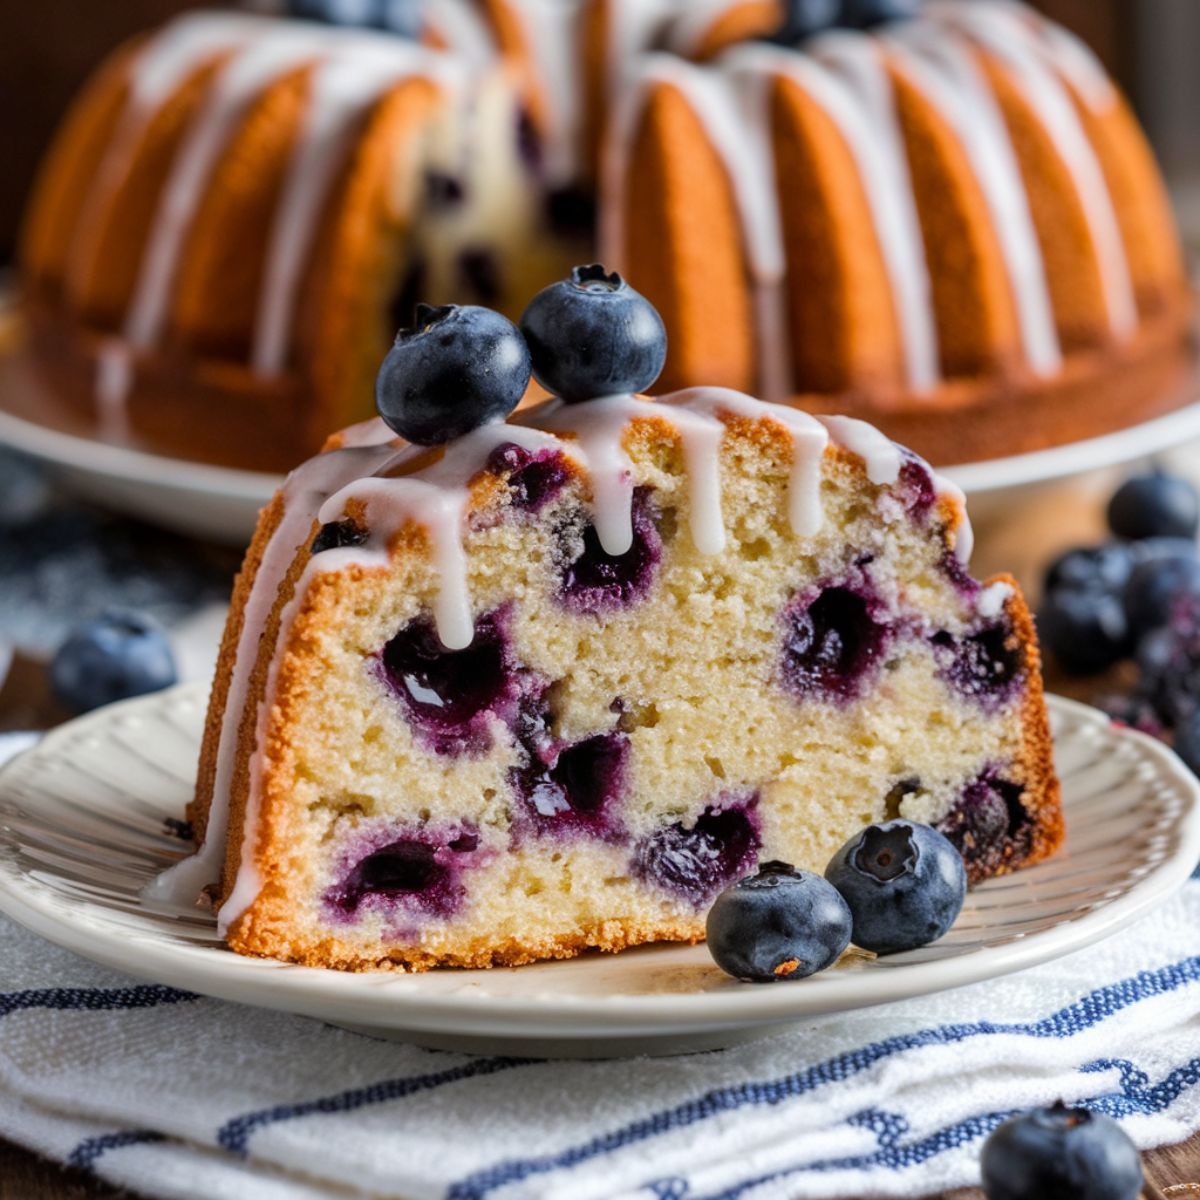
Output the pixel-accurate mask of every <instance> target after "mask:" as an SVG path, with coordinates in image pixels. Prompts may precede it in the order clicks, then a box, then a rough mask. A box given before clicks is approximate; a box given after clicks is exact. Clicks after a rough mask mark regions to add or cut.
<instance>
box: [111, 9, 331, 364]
mask: <svg viewBox="0 0 1200 1200" xmlns="http://www.w3.org/2000/svg"><path fill="white" fill-rule="evenodd" d="M319 45H320V42H319V38H318V36H317V33H316V31H315V29H304V30H303V31H301V30H300V29H299V28H298V29H297V30H296V32H294V33H292V34H289V35H287V36H283V37H269V38H262V39H258V40H255V41H252V42H251V43H250V44H249V45H248V46H247V47H246V48H245V50H244V51H243V52H241V53H240V54H238V55H237V56H236V57H234V58H233V59H232V61H231V62H230V63H229V64H228V65H227V66H226V67H225V68H223V69H222V70H221V72H220V74H219V76H218V78H217V81H216V83H215V84H214V86H213V87H212V88H211V89H210V91H209V93H208V95H207V97H206V99H205V101H204V103H203V104H202V106H201V111H200V112H199V113H197V115H196V117H195V119H194V120H193V122H192V124H191V126H190V128H189V130H188V133H187V135H186V137H185V138H184V141H183V144H182V145H181V146H180V147H179V150H178V152H177V154H176V157H175V161H174V164H173V165H172V169H171V173H170V176H169V177H168V179H167V182H166V184H165V185H164V187H163V192H162V196H161V197H160V199H159V202H158V208H157V212H156V214H155V218H154V223H153V224H152V225H151V227H150V232H149V236H148V237H147V239H146V247H145V250H144V252H143V255H142V261H141V266H140V268H139V270H138V280H137V284H136V286H135V289H134V293H133V299H132V301H131V303H130V306H129V311H128V314H127V316H126V319H125V329H124V337H125V340H126V342H128V343H129V345H130V346H132V347H133V348H134V350H135V351H141V350H148V349H150V348H151V347H153V346H155V345H156V344H157V343H158V340H159V337H160V335H161V333H162V330H163V327H164V325H165V323H166V319H167V313H168V311H169V307H170V302H171V291H172V288H173V286H174V283H175V277H176V273H177V269H178V265H179V261H180V257H181V255H182V252H183V247H184V244H185V242H186V240H187V235H188V232H189V230H190V229H191V225H192V221H193V219H194V218H195V216H196V213H197V212H198V211H199V208H200V205H201V202H202V201H203V199H204V196H205V194H206V191H207V189H206V187H205V184H206V183H207V181H208V179H209V178H210V176H211V174H212V171H213V168H214V167H215V165H216V163H217V161H218V159H219V157H220V155H221V152H222V150H223V149H224V148H225V146H226V144H227V143H228V141H229V138H230V136H231V135H232V133H233V130H234V126H235V122H236V121H237V120H238V118H239V117H240V116H241V115H242V113H243V112H245V110H246V107H247V106H248V105H249V104H250V102H251V101H252V100H253V99H254V98H255V97H256V96H257V95H259V94H260V93H261V92H262V90H263V89H264V88H265V87H266V86H267V85H268V84H270V83H271V82H272V81H274V80H275V79H278V78H279V77H280V76H281V75H283V74H284V73H286V72H287V71H289V70H291V69H293V68H295V67H298V66H300V65H301V64H303V63H304V62H306V61H308V60H310V59H312V58H313V56H314V55H315V54H316V53H317V52H318V49H319Z"/></svg>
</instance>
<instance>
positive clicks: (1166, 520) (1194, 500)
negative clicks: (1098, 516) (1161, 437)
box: [1108, 471, 1200, 541]
mask: <svg viewBox="0 0 1200 1200" xmlns="http://www.w3.org/2000/svg"><path fill="white" fill-rule="evenodd" d="M1108 526H1109V528H1110V529H1111V530H1112V531H1113V533H1115V534H1116V535H1117V537H1122V538H1128V539H1129V540H1130V541H1140V540H1141V539H1142V538H1153V537H1176V538H1194V537H1195V536H1196V530H1197V527H1198V526H1200V496H1197V494H1196V489H1195V488H1194V487H1193V486H1192V485H1191V484H1190V483H1189V482H1188V481H1187V480H1186V479H1180V478H1179V476H1178V475H1168V474H1167V473H1166V472H1165V471H1155V472H1153V473H1152V474H1150V475H1137V476H1135V477H1134V478H1133V479H1129V480H1126V481H1125V483H1123V484H1122V485H1121V486H1120V487H1119V488H1118V489H1117V490H1116V492H1115V494H1114V495H1113V498H1112V499H1111V500H1110V501H1109V502H1108Z"/></svg>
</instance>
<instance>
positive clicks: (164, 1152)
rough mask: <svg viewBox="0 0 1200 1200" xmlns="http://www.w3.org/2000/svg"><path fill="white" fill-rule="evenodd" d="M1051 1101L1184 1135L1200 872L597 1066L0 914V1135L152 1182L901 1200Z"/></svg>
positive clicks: (950, 1177) (460, 1196)
mask: <svg viewBox="0 0 1200 1200" xmlns="http://www.w3.org/2000/svg"><path fill="white" fill-rule="evenodd" d="M5 749H6V747H5V746H4V745H0V755H2V754H3V753H4V750H5ZM775 986H801V987H802V986H803V984H802V983H800V984H780V985H775ZM1059 1097H1062V1098H1064V1099H1066V1100H1067V1101H1069V1102H1076V1101H1080V1102H1083V1103H1086V1104H1088V1105H1090V1106H1092V1107H1094V1108H1097V1109H1100V1110H1102V1111H1104V1112H1107V1113H1109V1114H1111V1115H1113V1116H1115V1117H1117V1118H1118V1119H1119V1120H1120V1121H1121V1122H1122V1124H1123V1125H1124V1126H1125V1128H1126V1129H1127V1130H1128V1132H1129V1133H1130V1134H1131V1136H1132V1137H1133V1138H1134V1140H1135V1141H1136V1142H1137V1143H1138V1145H1139V1146H1142V1147H1150V1146H1156V1145H1163V1144H1167V1143H1172V1142H1178V1141H1181V1140H1183V1139H1184V1138H1186V1137H1187V1136H1188V1135H1189V1134H1190V1133H1192V1132H1193V1131H1195V1130H1197V1129H1200V881H1193V882H1191V883H1189V884H1188V885H1187V887H1186V888H1185V889H1184V890H1183V892H1182V894H1181V895H1179V896H1178V897H1176V898H1175V899H1173V900H1171V901H1170V902H1168V903H1167V904H1165V905H1163V906H1162V908H1161V909H1159V910H1158V911H1157V912H1156V913H1154V914H1153V915H1152V916H1150V917H1148V918H1146V919H1145V920H1143V921H1142V922H1140V923H1139V924H1138V925H1137V926H1136V927H1134V928H1131V929H1130V930H1128V931H1126V932H1124V933H1121V934H1118V935H1117V936H1115V937H1113V938H1110V939H1109V940H1107V941H1105V942H1102V943H1100V944H1098V945H1096V946H1094V947H1091V948H1089V949H1087V950H1083V951H1080V952H1078V953H1076V954H1073V955H1071V956H1069V957H1067V958H1064V959H1061V960H1059V961H1058V962H1055V963H1051V964H1048V965H1046V966H1043V967H1039V968H1036V969H1034V970H1030V971H1026V972H1023V973H1021V974H1019V975H1015V976H1010V977H1008V978H1005V979H999V980H995V981H992V982H988V983H982V984H977V985H974V986H972V987H968V988H962V989H959V990H958V991H954V992H947V993H943V994H941V995H937V996H930V997H925V998H921V999H917V1000H911V1001H907V1002H905V1003H902V1004H895V1005H890V1006H887V1007H883V1008H876V1009H868V1010H865V1011H862V1012H857V1013H849V1014H845V1015H841V1016H832V1017H824V1018H819V1019H814V1020H811V1021H808V1022H806V1023H805V1024H804V1025H802V1026H800V1027H798V1028H797V1029H796V1030H795V1032H792V1033H789V1034H787V1035H784V1036H777V1037H774V1038H772V1039H771V1040H768V1041H763V1042H759V1043H755V1044H752V1045H749V1046H743V1047H739V1048H737V1049H732V1050H726V1051H720V1052H714V1053H708V1054H696V1055H690V1056H686V1057H679V1058H671V1059H635V1060H627V1061H613V1062H547V1061H525V1060H515V1059H511V1058H497V1057H487V1056H477V1055H463V1054H448V1053H440V1052H436V1051H428V1050H421V1049H418V1048H416V1047H411V1046H406V1045H404V1044H401V1043H392V1042H382V1041H374V1040H372V1039H369V1038H366V1037H363V1036H360V1035H357V1034H353V1033H348V1032H346V1031H343V1030H340V1029H335V1028H332V1027H330V1026H326V1025H323V1024H322V1023H320V1022H318V1021H313V1020H309V1019H306V1018H302V1017H293V1016H288V1015H283V1014H279V1013H274V1012H269V1011H266V1010H258V1009H252V1008H246V1007H242V1006H239V1005H234V1004H228V1003H224V1002H220V1001H216V1000H207V999H203V998H200V997H196V996H192V995H191V994H189V993H184V992H179V991H177V990H175V989H172V988H167V987H159V986H155V985H147V984H142V983H137V982H135V981H133V980H130V979H128V978H125V977H122V976H120V975H117V974H114V973H113V972H110V971H107V970H103V969H101V968H99V967H97V966H94V965H92V964H91V963H89V962H87V961H85V960H83V959H81V958H77V957H75V956H73V955H71V954H68V953H66V952H65V951H61V950H58V949H57V948H55V947H52V946H51V945H49V944H48V943H46V942H44V941H42V940H40V939H39V938H37V937H35V936H34V935H32V934H29V933H27V932H25V931H24V930H22V929H20V928H18V927H17V926H16V925H14V924H12V923H10V922H8V921H4V920H0V1132H3V1134H4V1135H5V1136H7V1137H9V1138H10V1139H14V1140H16V1141H18V1142H21V1143H23V1144H24V1145H27V1146H29V1147H31V1148H32V1149H34V1150H37V1151H39V1152H41V1153H42V1154H45V1155H48V1156H50V1157H52V1158H54V1159H57V1160H59V1161H62V1162H68V1163H73V1164H75V1165H77V1166H82V1167H85V1168H87V1169H89V1170H91V1171H94V1172H95V1173H96V1174H97V1175H99V1176H101V1177H103V1178H104V1179H105V1180H107V1181H109V1182H111V1183H113V1184H116V1185H120V1186H124V1187H128V1188H130V1189H132V1190H134V1191H136V1192H140V1193H143V1194H145V1195H147V1196H152V1197H170V1198H176V1197H178V1198H180V1200H183V1198H188V1200H192V1198H195V1200H200V1198H203V1200H225V1198H226V1197H228V1198H229V1200H247V1198H250V1200H328V1198H333V1197H346V1196H368V1197H403V1198H405V1200H425V1198H426V1197H429V1198H434V1197H438V1198H446V1200H485V1198H486V1200H515V1198H517V1197H556V1198H557V1197H561V1198H563V1200H566V1198H567V1197H571V1200H593V1198H600V1197H605V1198H611V1197H644V1198H646V1200H677V1198H678V1200H681V1198H683V1197H686V1198H687V1200H693V1198H701V1197H703V1198H710V1197H730V1198H732V1197H742V1196H746V1197H754V1198H755V1200H759V1198H765V1197H789V1198H792V1197H869V1196H923V1195H928V1194H929V1193H931V1192H937V1191H940V1190H943V1189H947V1188H952V1187H957V1186H962V1185H968V1184H971V1183H976V1182H978V1157H979V1152H980V1148H981V1145H982V1142H983V1140H984V1138H985V1137H986V1135H987V1133H988V1132H989V1131H990V1130H991V1129H992V1128H994V1127H995V1125H997V1124H998V1123H999V1122H1000V1121H1001V1120H1002V1119H1003V1118H1004V1116H1005V1115H1006V1114H1008V1113H1009V1112H1011V1111H1012V1110H1015V1109H1021V1108H1026V1107H1028V1106H1030V1105H1034V1104H1044V1103H1049V1102H1051V1101H1053V1100H1055V1099H1057V1098H1059Z"/></svg>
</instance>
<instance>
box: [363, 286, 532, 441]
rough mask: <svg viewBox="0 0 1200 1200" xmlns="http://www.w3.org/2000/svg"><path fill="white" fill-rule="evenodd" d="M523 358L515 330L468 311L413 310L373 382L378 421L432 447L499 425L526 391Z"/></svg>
mask: <svg viewBox="0 0 1200 1200" xmlns="http://www.w3.org/2000/svg"><path fill="white" fill-rule="evenodd" d="M529 371H530V365H529V350H528V348H527V347H526V345H525V342H524V340H523V339H522V337H521V333H520V330H518V329H517V327H516V326H515V325H514V324H513V323H512V322H511V321H509V320H508V319H507V318H505V317H502V316H501V315H500V314H499V313H497V312H493V311H492V310H491V309H488V308H478V307H476V306H474V305H463V306H459V305H456V304H447V305H444V306H442V307H440V308H432V307H430V306H429V305H427V304H418V305H417V313H416V324H415V325H413V326H412V327H411V328H408V329H401V330H400V332H399V333H398V334H397V335H396V343H395V345H394V346H393V347H392V348H391V350H389V351H388V355H387V358H385V359H384V360H383V366H382V367H380V369H379V377H378V379H377V380H376V382H375V402H376V405H377V406H378V408H379V415H380V416H381V417H382V418H383V419H384V421H385V422H386V423H387V425H388V426H389V427H390V428H391V429H393V430H395V432H396V433H398V434H399V435H400V436H401V437H402V438H407V439H408V441H410V442H415V443H416V444H417V445H418V446H437V445H440V444H441V443H443V442H449V441H452V440H453V439H454V438H458V437H462V436H463V434H466V433H469V432H470V431H471V430H472V429H478V428H479V426H481V425H485V424H487V423H488V422H490V421H502V420H503V419H504V418H505V417H507V416H508V414H509V413H510V412H512V410H513V409H514V408H516V407H517V405H518V404H519V403H520V401H521V397H522V396H523V395H524V394H525V388H526V387H527V386H528V384H529Z"/></svg>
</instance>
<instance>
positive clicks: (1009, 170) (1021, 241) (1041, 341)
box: [883, 21, 1062, 375]
mask: <svg viewBox="0 0 1200 1200" xmlns="http://www.w3.org/2000/svg"><path fill="white" fill-rule="evenodd" d="M883 40H884V41H886V43H887V45H888V46H889V48H890V50H891V52H892V54H893V55H894V56H895V58H896V60H897V61H898V62H899V63H900V65H901V69H902V70H903V71H904V73H905V75H906V76H907V77H908V78H909V79H910V80H911V81H912V82H913V84H914V85H915V86H916V87H917V88H919V90H920V91H921V93H922V94H923V95H924V96H925V97H926V98H927V99H928V101H929V102H930V103H931V104H932V105H933V106H934V108H935V109H936V110H937V112H938V114H939V115H940V116H941V118H942V119H943V120H944V121H945V122H946V123H947V124H948V125H949V127H950V128H951V129H952V130H954V131H955V134H956V135H957V137H958V140H959V143H960V145H961V146H962V149H963V151H964V153H965V154H966V155H967V158H968V159H969V161H970V163H971V165H972V168H973V170H974V173H975V177H976V179H977V181H978V183H979V186H980V189H981V190H982V192H983V197H984V200H985V202H986V203H987V206H988V211H989V213H990V215H991V218H992V227H993V229H994V230H995V232H996V237H997V239H998V242H999V245H1000V251H1001V254H1002V255H1003V258H1004V262H1005V265H1006V267H1007V270H1008V277H1009V280H1010V283H1011V291H1012V296H1013V302H1014V304H1015V305H1016V310H1017V321H1018V325H1019V328H1020V335H1021V342H1022V346H1023V349H1024V352H1025V358H1026V360H1027V362H1028V363H1029V365H1030V367H1031V368H1032V369H1033V370H1034V371H1035V372H1036V373H1038V374H1040V375H1051V374H1054V373H1055V372H1056V371H1058V370H1059V369H1060V368H1061V366H1062V351H1061V348H1060V346H1059V342H1058V330H1057V327H1056V325H1055V322H1054V311H1053V308H1052V306H1051V303H1050V289H1049V285H1048V283H1047V281H1046V268H1045V263H1044V262H1043V260H1042V252H1041V246H1040V245H1039V243H1038V240H1037V233H1036V231H1035V229H1034V225H1033V215H1032V213H1031V212H1030V210H1029V197H1028V194H1027V193H1026V191H1025V185H1024V182H1023V181H1022V179H1021V172H1020V167H1019V166H1018V164H1017V159H1016V154H1015V152H1014V151H1013V147H1012V142H1011V140H1010V138H1009V135H1008V129H1007V127H1006V126H1005V124H1004V118H1003V116H1002V114H1001V112H1000V108H999V105H998V104H997V102H996V98H995V97H994V96H993V95H992V93H991V90H990V88H989V87H988V86H987V82H986V80H985V79H984V78H983V75H982V72H981V71H980V69H979V67H978V65H977V64H976V63H975V62H974V61H973V59H972V57H971V53H970V50H969V48H968V46H967V44H966V42H964V41H960V40H959V39H958V38H957V37H955V36H954V35H953V34H952V33H950V32H949V31H946V30H944V29H938V28H935V27H932V26H929V25H925V24H922V23H921V22H919V21H917V22H911V23H910V24H899V25H896V26H895V27H893V31H892V32H889V33H888V34H887V35H886V36H885V37H884V38H883Z"/></svg>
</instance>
